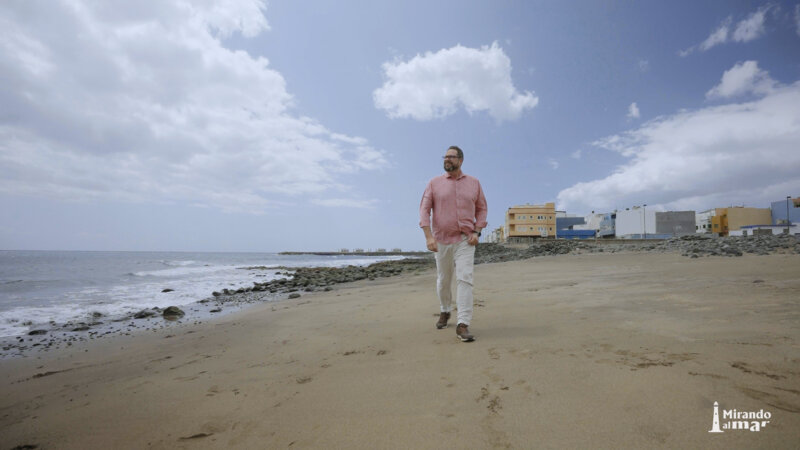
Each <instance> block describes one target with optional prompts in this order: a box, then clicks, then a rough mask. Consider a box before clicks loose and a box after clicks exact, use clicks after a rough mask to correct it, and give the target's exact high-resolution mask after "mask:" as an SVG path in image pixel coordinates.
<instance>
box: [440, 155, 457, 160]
mask: <svg viewBox="0 0 800 450" xmlns="http://www.w3.org/2000/svg"><path fill="white" fill-rule="evenodd" d="M442 159H458V156H454V155H445V156H442Z"/></svg>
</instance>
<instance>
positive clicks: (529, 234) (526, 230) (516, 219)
mask: <svg viewBox="0 0 800 450" xmlns="http://www.w3.org/2000/svg"><path fill="white" fill-rule="evenodd" d="M555 231H556V205H555V203H545V204H543V205H531V204H525V205H519V206H512V207H511V208H508V210H507V211H506V221H505V227H504V230H503V233H504V235H505V238H506V239H505V241H506V242H509V243H524V242H528V241H530V240H531V239H538V238H553V237H555Z"/></svg>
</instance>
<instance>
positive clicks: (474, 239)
mask: <svg viewBox="0 0 800 450" xmlns="http://www.w3.org/2000/svg"><path fill="white" fill-rule="evenodd" d="M467 244H469V245H473V246H474V245H478V233H470V234H469V237H468V238H467Z"/></svg>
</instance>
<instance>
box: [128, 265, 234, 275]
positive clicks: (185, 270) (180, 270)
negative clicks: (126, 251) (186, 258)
mask: <svg viewBox="0 0 800 450" xmlns="http://www.w3.org/2000/svg"><path fill="white" fill-rule="evenodd" d="M235 268H236V266H202V267H173V268H172V269H160V270H145V271H141V272H130V273H128V275H129V276H131V275H132V276H135V277H183V276H187V275H199V274H208V273H213V272H220V271H224V270H231V269H235Z"/></svg>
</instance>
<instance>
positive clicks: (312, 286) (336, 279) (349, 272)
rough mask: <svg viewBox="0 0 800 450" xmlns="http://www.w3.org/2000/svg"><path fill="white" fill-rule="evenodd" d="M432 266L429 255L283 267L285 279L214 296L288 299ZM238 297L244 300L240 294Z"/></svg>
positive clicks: (224, 298)
mask: <svg viewBox="0 0 800 450" xmlns="http://www.w3.org/2000/svg"><path fill="white" fill-rule="evenodd" d="M431 266H433V258H432V257H426V258H408V259H399V260H392V261H381V262H377V263H374V264H370V265H368V266H346V267H298V268H292V269H289V268H284V269H285V270H286V271H285V272H279V273H278V274H279V275H285V276H286V278H279V279H276V280H272V281H268V282H265V283H258V282H255V283H253V286H252V287H247V288H240V289H236V290H230V289H224V290H222V291H221V292H217V291H215V292H213V294H212V295H213V296H214V298H215V299H217V301H222V302H224V301H225V300H226V297H231V296H235V294H247V293H259V292H260V293H270V294H275V295H280V294H289V298H296V297H299V296H300V293H301V292H313V291H317V290H322V291H330V290H331V289H332V286H334V285H336V284H340V283H349V282H352V281H358V280H365V279H368V280H374V279H376V278H384V277H391V276H394V275H399V274H401V273H404V272H414V271H421V270H425V269H427V268H428V267H431ZM243 269H247V270H259V269H261V270H267V269H269V270H274V269H275V268H274V267H261V266H257V267H244V268H243ZM238 298H239V299H241V296H239V297H238Z"/></svg>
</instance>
